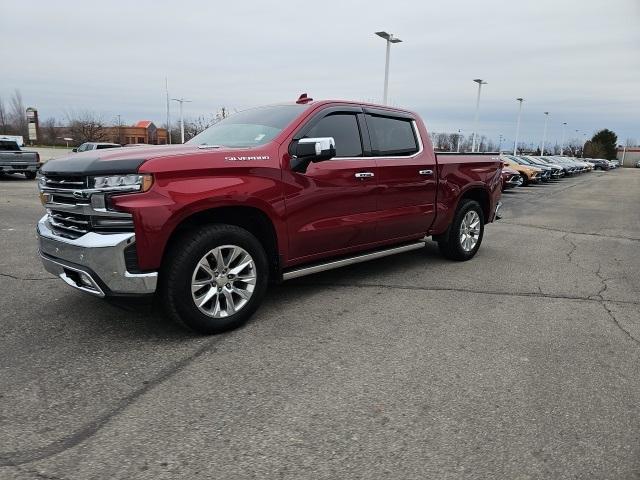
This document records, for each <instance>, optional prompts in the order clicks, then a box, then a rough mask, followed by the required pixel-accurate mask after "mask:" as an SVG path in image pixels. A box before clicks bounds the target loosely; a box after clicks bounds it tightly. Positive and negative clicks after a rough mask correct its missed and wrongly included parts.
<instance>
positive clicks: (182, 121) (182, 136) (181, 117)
mask: <svg viewBox="0 0 640 480" xmlns="http://www.w3.org/2000/svg"><path fill="white" fill-rule="evenodd" d="M171 100H173V101H174V102H178V103H179V104H180V138H181V140H182V142H181V143H184V116H183V115H182V104H183V103H185V102H187V103H188V102H190V101H191V100H185V99H184V98H172V99H171Z"/></svg>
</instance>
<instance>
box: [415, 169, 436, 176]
mask: <svg viewBox="0 0 640 480" xmlns="http://www.w3.org/2000/svg"><path fill="white" fill-rule="evenodd" d="M418 173H419V174H420V175H433V170H419V171H418Z"/></svg>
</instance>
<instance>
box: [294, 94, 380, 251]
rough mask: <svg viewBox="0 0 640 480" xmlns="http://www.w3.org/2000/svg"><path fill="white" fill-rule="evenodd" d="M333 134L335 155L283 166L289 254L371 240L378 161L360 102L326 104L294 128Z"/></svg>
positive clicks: (305, 134)
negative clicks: (294, 167)
mask: <svg viewBox="0 0 640 480" xmlns="http://www.w3.org/2000/svg"><path fill="white" fill-rule="evenodd" d="M317 137H333V138H334V140H335V147H336V157H334V158H333V159H331V160H327V161H324V162H318V163H311V164H310V165H309V167H308V168H307V171H306V172H304V173H298V172H293V171H290V169H289V171H287V176H288V177H289V178H288V180H287V183H289V188H288V189H287V192H286V193H285V202H286V209H287V225H288V230H289V251H290V253H289V255H290V260H296V259H298V260H311V259H313V258H320V257H325V256H331V255H337V254H341V253H347V252H348V251H350V250H356V249H358V248H361V247H362V246H363V245H366V244H368V243H372V242H374V241H375V227H376V191H375V190H376V184H377V177H376V171H377V170H376V167H375V159H373V158H371V157H370V156H369V155H370V149H371V147H370V142H369V137H368V133H367V131H366V126H365V125H364V115H363V112H362V108H360V107H354V106H344V107H328V108H325V109H323V110H321V111H320V112H319V113H317V114H315V115H314V116H313V117H312V118H311V119H310V120H309V121H308V122H306V124H304V125H303V126H302V127H301V128H300V129H299V130H298V132H296V133H295V134H294V137H293V141H294V142H295V141H297V140H299V139H301V138H317Z"/></svg>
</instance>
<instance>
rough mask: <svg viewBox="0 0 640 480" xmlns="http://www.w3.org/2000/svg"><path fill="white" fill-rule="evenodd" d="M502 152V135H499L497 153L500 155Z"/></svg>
mask: <svg viewBox="0 0 640 480" xmlns="http://www.w3.org/2000/svg"><path fill="white" fill-rule="evenodd" d="M501 150H502V134H500V137H499V138H498V153H501Z"/></svg>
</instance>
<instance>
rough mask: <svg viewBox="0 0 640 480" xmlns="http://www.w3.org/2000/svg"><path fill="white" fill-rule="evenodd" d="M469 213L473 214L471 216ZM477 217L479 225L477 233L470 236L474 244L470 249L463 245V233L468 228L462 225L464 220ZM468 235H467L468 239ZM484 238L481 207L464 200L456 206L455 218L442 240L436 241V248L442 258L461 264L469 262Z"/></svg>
mask: <svg viewBox="0 0 640 480" xmlns="http://www.w3.org/2000/svg"><path fill="white" fill-rule="evenodd" d="M470 212H475V214H471V213H470ZM474 215H475V216H477V219H478V222H479V225H478V227H479V228H478V230H477V233H475V234H474V235H472V236H473V237H475V239H476V240H475V244H474V245H473V246H472V247H471V248H468V247H469V246H470V243H469V244H466V247H465V244H464V242H463V233H464V230H465V229H467V231H468V227H465V226H464V225H463V222H464V221H465V218H466V219H470V218H471V217H474ZM469 236H470V235H467V237H464V238H468V237H469ZM483 236H484V213H483V212H482V207H480V204H479V203H478V202H476V201H475V200H471V199H464V200H462V202H460V205H459V206H458V210H457V211H456V214H455V216H454V217H453V222H452V223H451V226H450V227H449V231H448V232H447V233H446V236H445V237H444V238H442V239H439V240H438V247H439V248H440V253H442V255H443V256H445V257H446V258H448V259H450V260H456V261H459V262H463V261H466V260H471V259H472V258H473V257H474V256H475V254H476V252H477V251H478V249H479V248H480V244H481V243H482V237H483Z"/></svg>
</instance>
